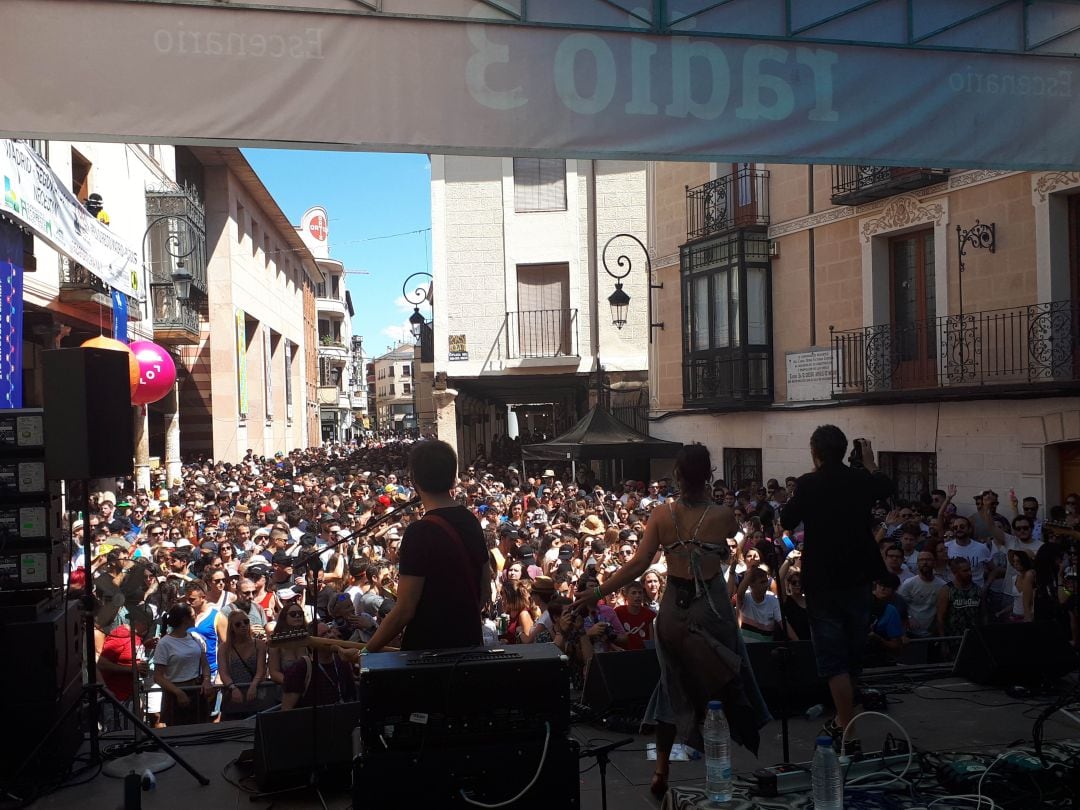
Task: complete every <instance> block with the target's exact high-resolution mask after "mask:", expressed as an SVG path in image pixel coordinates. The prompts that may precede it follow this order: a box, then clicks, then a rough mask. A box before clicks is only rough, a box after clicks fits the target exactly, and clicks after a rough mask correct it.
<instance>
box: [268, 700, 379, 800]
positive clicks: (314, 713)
mask: <svg viewBox="0 0 1080 810" xmlns="http://www.w3.org/2000/svg"><path fill="white" fill-rule="evenodd" d="M359 725H360V704H359V703H356V702H354V703H337V704H333V705H327V706H318V707H316V708H307V709H293V710H291V711H285V712H283V711H277V710H273V711H265V712H260V713H259V714H257V715H255V784H257V785H258V786H259V790H281V789H286V788H290V787H296V786H297V785H306V784H308V781H309V780H310V777H311V774H313V773H318V774H320V781H321V782H322V783H323V784H328V785H336V786H340V787H348V785H349V766H350V765H351V764H352V760H353V754H354V746H357V745H358V744H359V741H358V740H357V741H356V742H355V743H354V740H353V732H354V731H356V729H357V728H358V726H359Z"/></svg>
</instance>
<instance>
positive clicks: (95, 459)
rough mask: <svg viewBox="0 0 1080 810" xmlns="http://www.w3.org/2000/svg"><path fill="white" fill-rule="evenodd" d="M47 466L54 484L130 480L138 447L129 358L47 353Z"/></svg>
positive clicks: (109, 353) (106, 352)
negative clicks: (58, 481)
mask: <svg viewBox="0 0 1080 810" xmlns="http://www.w3.org/2000/svg"><path fill="white" fill-rule="evenodd" d="M42 364H43V368H44V370H45V390H44V394H45V464H46V470H47V474H48V476H49V477H50V478H56V479H64V480H69V481H73V480H86V479H90V478H109V477H113V476H120V475H131V474H132V473H133V472H134V456H135V441H134V431H133V427H132V416H131V382H130V379H131V378H130V376H129V371H128V355H127V354H126V353H124V352H118V351H113V350H110V349H97V348H86V349H55V350H52V351H47V352H43V353H42Z"/></svg>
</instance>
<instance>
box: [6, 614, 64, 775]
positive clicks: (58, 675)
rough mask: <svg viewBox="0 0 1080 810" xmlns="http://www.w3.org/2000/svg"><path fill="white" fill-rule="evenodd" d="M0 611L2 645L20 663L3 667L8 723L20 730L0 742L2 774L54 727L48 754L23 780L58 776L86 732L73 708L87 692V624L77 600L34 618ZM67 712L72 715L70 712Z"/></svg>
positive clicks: (11, 769) (12, 768)
mask: <svg viewBox="0 0 1080 810" xmlns="http://www.w3.org/2000/svg"><path fill="white" fill-rule="evenodd" d="M11 615H13V614H11V613H9V612H8V611H2V612H0V649H4V650H8V651H10V652H11V654H12V655H15V656H17V658H18V662H19V663H18V666H8V667H3V668H0V694H3V695H6V696H8V698H10V699H9V700H8V701H7V703H6V705H5V709H4V721H5V722H6V723H9V724H11V728H18V729H20V731H19V734H17V735H5V736H4V737H3V739H2V740H0V777H10V776H13V775H14V772H15V770H16V769H17V768H18V767H19V765H20V764H21V763H22V762H23V760H24V759H25V757H26V755H27V754H28V753H29V752H30V751H32V750H33V749H34V747H35V746H37V745H38V744H39V743H40V742H42V740H43V738H44V737H45V735H46V734H47V733H49V730H50V727H52V726H53V725H54V724H56V723H57V722H58V721H61V718H63V721H62V722H59V725H57V726H56V727H55V728H54V729H53V730H52V735H51V736H50V737H49V739H48V742H47V743H46V748H45V751H46V752H47V755H42V756H39V757H37V761H35V762H31V763H29V764H28V766H27V770H25V771H23V773H22V774H21V778H20V781H25V780H31V781H33V780H34V779H47V778H50V777H52V778H55V777H56V775H57V774H58V773H59V772H62V771H63V770H64V769H65V768H66V767H67V766H69V765H70V764H71V761H72V759H73V758H74V756H75V754H76V752H77V751H78V749H79V746H80V745H81V744H82V739H83V734H82V729H81V728H80V725H79V713H78V712H71V713H68V710H69V709H70V708H71V707H72V705H73V704H74V703H75V702H77V701H78V700H79V697H80V695H81V694H82V668H83V656H82V644H81V641H82V632H81V626H82V622H81V620H80V616H79V611H78V605H77V604H76V603H75V602H70V603H65V604H62V605H60V606H56V607H53V608H51V609H48V610H45V611H42V612H41V613H40V614H39V615H38V616H36V617H35V618H32V619H26V618H24V617H21V616H16V618H15V619H14V620H10V619H9V616H11ZM65 715H66V716H65Z"/></svg>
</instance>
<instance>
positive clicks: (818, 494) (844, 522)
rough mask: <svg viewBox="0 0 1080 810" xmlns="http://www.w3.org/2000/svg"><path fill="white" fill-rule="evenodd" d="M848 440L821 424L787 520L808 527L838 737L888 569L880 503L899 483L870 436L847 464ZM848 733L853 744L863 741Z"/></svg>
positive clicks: (808, 585)
mask: <svg viewBox="0 0 1080 810" xmlns="http://www.w3.org/2000/svg"><path fill="white" fill-rule="evenodd" d="M847 445H848V440H847V436H845V435H844V432H843V431H842V430H840V428H838V427H836V426H835V425H822V426H821V427H819V428H817V429H816V430H815V431H814V432H813V434H812V435H811V436H810V456H811V458H812V460H813V463H814V471H813V472H811V473H807V474H806V475H803V476H802V477H800V478H799V479H798V480H797V481H796V482H795V491H794V493H793V494H792V496H791V498H790V499H788V501H787V503H786V504H785V505H784V507H783V511H782V512H781V517H780V523H781V525H783V527H784V528H785V529H788V530H794V529H795V527H796V526H798V525H799V524H800V523H802V524H803V537H804V540H803V550H802V557H803V561H802V587H803V591H804V593H805V594H806V609H807V614H808V616H809V620H810V636H811V639H812V640H813V643H814V657H815V658H816V660H817V668H818V673H819V674H820V675H821V676H822V677H825V678H828V681H829V691H830V692H831V693H832V698H833V703H834V705H835V706H836V717H835V718H834V719H833V720H831V721H830V722H829V723H827V724H826V726H825V732H826V733H828V734H830V735H831V736H832V737H833V739H834V740H839V739H840V737H841V735H842V734H843V731H844V728H845V727H846V726H847V724H848V723H850V722H851V719H852V717H853V716H854V713H855V685H854V681H853V679H854V678H855V677H856V676H858V674H859V672H860V670H861V665H862V655H863V649H864V647H865V646H866V639H867V632H868V628H869V626H870V588H871V584H872V583H873V582H874V581H875V579H876V578H878V577H879V576H881V575H883V574H884V573H885V563H884V561H883V560H882V558H881V554H880V553H879V551H878V547H877V544H876V543H875V542H874V535H873V531H872V529H871V524H872V518H871V512H872V510H873V507H874V503H875V502H876V501H879V500H884V499H886V498H888V497H890V496H891V495H892V488H893V487H892V482H891V481H890V480H889V479H888V478H887V477H886V476H885V475H883V474H881V473H879V472H878V471H877V465H876V463H875V461H874V450H873V448H872V447H871V446H870V442H869V441H867V440H866V439H856V440H855V441H854V443H853V448H852V452H851V457H850V459H849V461H850V466H845V464H844V453H845V452H847ZM851 737H852V735H851V734H849V740H848V743H849V749H856V748H857V741H855V740H853V739H851Z"/></svg>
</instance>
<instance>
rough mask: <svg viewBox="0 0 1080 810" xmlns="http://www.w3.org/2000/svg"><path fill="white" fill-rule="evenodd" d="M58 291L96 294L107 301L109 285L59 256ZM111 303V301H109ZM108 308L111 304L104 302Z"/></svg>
mask: <svg viewBox="0 0 1080 810" xmlns="http://www.w3.org/2000/svg"><path fill="white" fill-rule="evenodd" d="M60 289H61V290H62V291H63V290H69V291H79V292H86V293H88V294H89V293H98V294H100V295H104V296H105V298H106V299H109V285H108V284H106V283H105V282H104V281H102V280H101V279H100V278H98V277H97V276H95V275H94V274H93V273H91V272H90V271H89V270H87V269H86V268H85V267H83V266H82V265H81V264H79V263H78V262H73V261H71V259H69V258H68V257H67V256H63V255H62V256H60ZM109 301H111V299H109ZM106 303H107V304H108V305H109V306H111V303H109V302H108V301H107V302H106Z"/></svg>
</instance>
